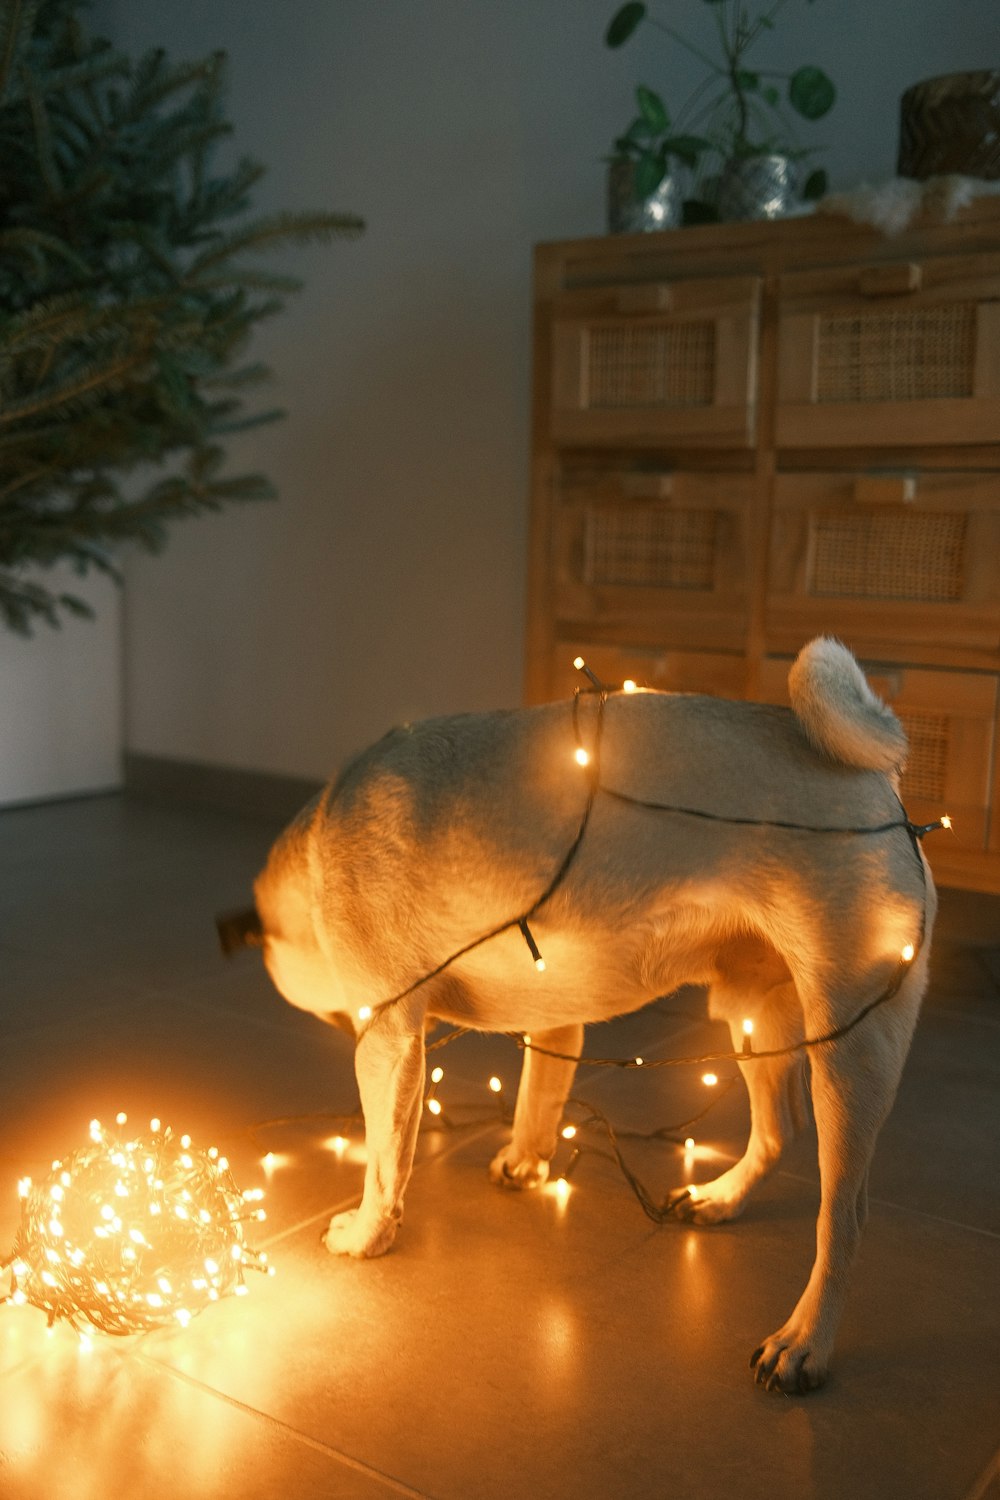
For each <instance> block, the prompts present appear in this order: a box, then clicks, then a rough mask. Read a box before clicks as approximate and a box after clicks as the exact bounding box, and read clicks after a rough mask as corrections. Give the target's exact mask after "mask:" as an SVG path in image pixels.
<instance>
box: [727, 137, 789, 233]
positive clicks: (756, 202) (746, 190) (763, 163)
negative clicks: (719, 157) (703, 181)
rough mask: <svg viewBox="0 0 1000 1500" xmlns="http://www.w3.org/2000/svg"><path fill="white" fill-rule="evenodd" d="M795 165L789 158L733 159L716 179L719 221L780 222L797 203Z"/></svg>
mask: <svg viewBox="0 0 1000 1500" xmlns="http://www.w3.org/2000/svg"><path fill="white" fill-rule="evenodd" d="M798 193H799V169H798V163H797V162H796V161H794V160H793V159H792V157H790V156H783V155H780V154H778V153H775V154H774V155H772V156H734V157H730V159H729V160H728V161H727V162H726V164H725V166H724V167H723V169H722V173H721V176H720V177H719V194H718V199H717V204H718V209H719V218H720V219H722V220H723V221H724V222H726V223H732V222H733V221H735V220H740V219H780V218H781V217H782V216H783V215H784V214H787V213H788V212H789V210H790V209H791V208H792V207H793V206H794V205H795V204H796V203H797V202H798Z"/></svg>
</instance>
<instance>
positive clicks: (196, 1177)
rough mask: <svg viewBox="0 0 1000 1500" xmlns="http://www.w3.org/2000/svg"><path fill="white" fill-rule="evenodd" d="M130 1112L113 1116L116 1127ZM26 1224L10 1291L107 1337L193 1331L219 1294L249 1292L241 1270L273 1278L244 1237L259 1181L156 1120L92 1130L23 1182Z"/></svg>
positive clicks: (259, 1213)
mask: <svg viewBox="0 0 1000 1500" xmlns="http://www.w3.org/2000/svg"><path fill="white" fill-rule="evenodd" d="M125 1120H126V1117H125V1115H123V1114H120V1115H119V1116H118V1117H117V1124H118V1126H119V1127H121V1126H123V1125H124V1124H125ZM19 1190H20V1194H21V1224H20V1228H19V1229H18V1232H17V1236H16V1238H15V1241H14V1248H13V1251H12V1252H11V1255H10V1257H9V1259H8V1260H7V1261H5V1262H4V1263H3V1264H4V1266H6V1265H9V1266H10V1267H11V1289H10V1295H9V1298H5V1299H3V1300H10V1301H12V1302H15V1303H26V1302H28V1303H31V1304H32V1305H33V1306H34V1307H38V1308H41V1309H42V1311H43V1312H45V1313H47V1314H48V1320H49V1326H50V1327H51V1326H52V1324H53V1323H55V1322H56V1320H57V1319H65V1320H66V1321H67V1322H69V1323H70V1324H71V1325H72V1326H73V1327H74V1328H77V1329H81V1328H82V1324H83V1323H85V1322H86V1323H90V1324H92V1325H93V1326H94V1327H95V1328H99V1329H101V1330H102V1331H103V1332H104V1333H114V1334H126V1333H143V1332H146V1331H147V1330H149V1329H152V1328H159V1327H162V1326H164V1325H165V1324H175V1323H179V1324H180V1325H181V1326H182V1327H187V1325H188V1323H189V1322H190V1321H191V1319H192V1317H193V1316H194V1315H195V1314H196V1313H198V1312H200V1311H201V1310H202V1309H203V1308H204V1307H205V1306H207V1305H208V1304H209V1303H210V1302H217V1301H218V1300H219V1298H220V1297H224V1296H227V1295H229V1294H234V1295H236V1296H240V1295H242V1294H245V1293H246V1291H247V1287H246V1285H245V1283H244V1272H245V1271H246V1270H248V1269H250V1270H255V1271H262V1272H264V1273H266V1274H271V1268H270V1267H269V1266H268V1264H267V1256H266V1255H265V1254H263V1253H259V1252H258V1251H256V1250H253V1249H251V1248H250V1246H249V1245H247V1244H246V1243H245V1241H244V1238H243V1225H244V1222H245V1221H247V1220H249V1219H263V1218H264V1217H265V1214H264V1210H263V1209H262V1208H260V1207H259V1200H260V1199H261V1198H262V1197H263V1193H262V1191H261V1190H260V1189H259V1188H254V1189H250V1190H249V1191H247V1192H241V1191H240V1189H239V1188H238V1187H237V1185H236V1182H235V1180H234V1178H233V1174H232V1172H231V1171H230V1169H229V1163H228V1161H227V1160H226V1158H225V1157H224V1156H220V1155H219V1153H218V1151H217V1150H216V1148H215V1147H214V1146H213V1147H211V1148H210V1149H209V1150H207V1151H203V1150H200V1149H199V1148H197V1147H195V1146H193V1145H192V1144H191V1138H190V1136H187V1135H183V1136H180V1137H178V1136H175V1135H174V1133H173V1131H172V1130H170V1129H169V1127H168V1128H167V1129H161V1127H160V1122H159V1120H153V1121H151V1123H150V1134H149V1135H148V1136H127V1137H126V1136H124V1135H119V1134H117V1133H115V1132H112V1131H110V1130H106V1129H105V1128H104V1127H103V1126H102V1125H101V1124H100V1122H99V1121H97V1120H93V1121H92V1122H91V1126H90V1141H89V1144H88V1145H86V1146H83V1147H81V1148H80V1149H79V1150H77V1151H74V1152H72V1154H71V1155H69V1156H67V1157H66V1158H65V1159H64V1160H62V1161H56V1162H53V1164H52V1171H51V1172H50V1173H49V1174H48V1176H47V1177H46V1178H45V1179H44V1181H42V1182H39V1183H36V1184H32V1182H31V1179H30V1178H24V1179H22V1181H21V1183H20V1184H19Z"/></svg>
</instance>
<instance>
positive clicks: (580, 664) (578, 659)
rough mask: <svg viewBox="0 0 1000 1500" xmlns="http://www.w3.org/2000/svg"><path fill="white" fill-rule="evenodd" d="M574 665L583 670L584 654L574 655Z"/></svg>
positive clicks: (579, 670)
mask: <svg viewBox="0 0 1000 1500" xmlns="http://www.w3.org/2000/svg"><path fill="white" fill-rule="evenodd" d="M573 665H574V667H575V668H576V670H577V671H578V672H582V671H583V657H582V656H574V658H573Z"/></svg>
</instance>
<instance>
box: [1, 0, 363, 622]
mask: <svg viewBox="0 0 1000 1500" xmlns="http://www.w3.org/2000/svg"><path fill="white" fill-rule="evenodd" d="M83 3H85V0H0V614H2V616H3V618H4V620H5V621H6V623H7V624H8V625H9V626H11V627H12V628H13V629H15V630H17V631H20V632H22V633H30V630H31V627H32V624H33V623H34V622H36V621H38V620H48V621H49V622H50V623H52V624H57V623H58V622H59V619H60V616H61V613H62V612H63V611H68V612H70V613H74V614H80V613H83V614H86V613H88V612H89V611H88V609H87V606H86V605H85V604H84V603H83V601H81V600H80V599H79V598H77V597H75V596H74V595H72V594H66V593H61V592H60V593H55V592H53V591H51V590H50V589H48V588H46V587H45V585H44V582H42V581H40V576H41V577H42V578H44V574H41V575H40V573H39V569H44V568H45V567H46V566H48V565H50V564H52V563H54V562H56V561H60V560H65V559H68V560H69V561H70V562H71V563H72V564H73V566H74V568H75V570H76V571H77V572H79V573H81V574H82V573H85V572H87V571H88V570H89V569H91V568H96V569H100V570H101V571H103V572H107V573H110V574H112V575H113V576H117V568H116V563H115V552H116V548H117V547H118V546H119V544H121V543H123V542H136V543H139V544H140V545H142V546H144V547H146V548H149V549H150V550H156V549H157V548H159V547H160V546H161V545H162V544H163V541H164V539H165V536H166V531H167V527H168V526H169V523H170V522H171V521H173V520H175V519H177V518H178V517H181V516H189V515H197V514H199V513H201V512H204V511H211V510H218V509H219V508H220V507H221V506H223V505H226V504H228V503H230V502H231V501H237V500H254V499H262V498H269V497H271V496H272V495H273V493H274V492H273V487H272V486H271V484H270V483H269V481H268V480H267V479H266V478H264V477H263V476H261V475H259V474H239V475H230V474H227V473H226V472H225V469H224V461H225V451H224V446H223V444H224V441H225V438H226V436H227V435H228V434H231V433H233V432H236V431H237V430H240V429H243V428H246V427H250V426H254V425H257V424H259V423H262V422H268V421H272V420H274V419H275V418H276V417H279V416H281V415H282V413H281V412H280V411H276V410H251V411H248V410H246V409H245V405H244V402H245V397H246V395H247V393H248V392H251V393H252V391H253V388H254V387H255V386H256V385H258V384H259V383H260V382H262V381H264V380H266V379H267V378H268V376H269V374H270V372H269V371H268V369H267V368H266V366H264V365H262V364H260V363H259V362H256V363H255V362H252V361H247V359H246V346H247V343H248V340H249V337H250V335H251V333H252V330H253V327H254V324H255V323H257V322H258V321H259V320H260V319H262V318H267V317H271V316H273V315H274V314H275V313H276V312H278V311H280V309H281V308H282V306H283V305H284V301H283V299H284V298H285V297H286V295H287V294H288V293H290V292H293V291H295V290H297V288H298V286H299V285H300V283H299V282H298V281H297V280H296V279H295V278H293V277H289V276H287V275H282V274H279V273H277V272H274V271H269V270H267V269H265V268H263V267H261V266H260V265H259V264H254V263H253V262H252V259H248V257H250V258H252V257H253V255H254V252H255V251H257V250H263V249H266V248H269V247H272V246H274V245H285V244H288V243H290V242H295V241H305V240H311V239H317V238H321V239H322V238H327V237H329V236H331V235H333V234H352V233H357V232H358V231H360V229H361V228H362V227H363V226H362V224H361V221H360V220H359V219H356V218H354V217H352V216H349V215H343V214H332V213H308V214H301V213H299V214H278V215H273V216H269V217H266V218H264V217H254V216H252V214H251V205H250V199H251V193H252V190H253V188H254V186H255V185H256V184H257V183H258V182H259V181H260V178H261V176H262V175H263V170H264V169H263V168H262V167H261V166H260V165H259V164H258V163H256V162H254V161H250V160H246V159H244V160H241V161H239V162H238V164H237V165H236V166H235V167H234V168H232V169H231V170H228V171H223V170H218V169H216V168H215V156H216V148H217V147H218V146H219V143H220V142H221V141H223V140H224V139H225V138H226V137H227V136H229V135H230V134H231V132H232V127H231V126H230V124H229V123H228V122H227V121H226V118H225V114H224V107H223V102H224V91H225V55H224V54H223V53H215V54H214V55H213V56H211V57H209V58H206V59H204V60H203V61H200V62H194V63H182V64H175V63H171V61H170V60H169V59H168V58H167V56H166V55H165V53H164V52H162V51H154V52H150V53H148V54H147V55H146V56H144V57H142V58H141V59H140V60H139V61H138V62H133V61H132V60H130V59H129V58H127V57H125V56H123V55H122V54H121V53H120V52H117V51H116V50H115V49H114V48H113V47H112V46H111V45H110V44H109V43H108V42H107V41H105V40H103V39H101V38H97V37H93V36H90V35H88V34H87V31H86V29H85V27H84V25H83V23H82V20H81V18H80V10H81V6H82V4H83ZM150 466H153V468H152V474H153V477H152V479H151V478H150Z"/></svg>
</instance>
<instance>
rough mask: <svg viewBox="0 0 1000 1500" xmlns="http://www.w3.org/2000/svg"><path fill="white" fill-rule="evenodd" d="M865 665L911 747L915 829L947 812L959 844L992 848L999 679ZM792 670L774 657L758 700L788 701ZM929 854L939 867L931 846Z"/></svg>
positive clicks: (909, 793) (907, 797)
mask: <svg viewBox="0 0 1000 1500" xmlns="http://www.w3.org/2000/svg"><path fill="white" fill-rule="evenodd" d="M862 665H863V666H864V669H865V673H866V675H867V678H868V681H869V682H870V683H871V686H872V688H873V689H874V691H875V692H876V693H877V694H878V695H879V697H880V698H882V699H883V701H884V702H886V703H889V704H891V706H892V708H893V709H894V710H895V712H896V714H897V715H898V716H899V719H900V721H901V723H902V725H903V727H904V729H905V730H906V734H907V738H908V739H909V742H910V754H909V759H908V761H907V765H906V770H905V772H904V774H903V785H902V799H903V805H904V806H905V808H906V811H907V813H908V815H909V817H910V818H911V819H912V821H913V822H914V823H930V822H933V821H934V819H936V818H939V817H940V816H941V814H942V813H948V814H950V816H951V818H952V822H953V825H954V838H955V841H956V845H957V846H959V847H961V848H964V849H970V850H974V849H979V850H982V849H985V848H986V847H987V830H988V824H989V814H990V799H991V787H990V778H991V775H992V758H993V745H994V737H995V734H996V714H997V681H998V679H997V678H996V677H994V676H992V675H989V674H986V673H982V674H980V673H973V672H937V671H933V670H930V669H924V668H915V667H898V666H891V665H885V664H879V663H868V662H865V663H862ZM790 666H791V661H790V660H781V659H779V658H775V657H768V658H767V659H766V660H765V661H764V662H763V663H762V664H761V671H760V694H759V696H760V698H761V699H762V700H763V701H764V702H768V703H787V702H788V669H789V667H790ZM937 837H938V840H946V839H948V838H950V837H951V836H950V835H948V834H945V833H941V834H938V836H937ZM949 852H951V851H949ZM927 853H928V857H929V858H930V859H931V862H932V863H933V859H934V850H933V848H932V847H931V841H928V844H927Z"/></svg>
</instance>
